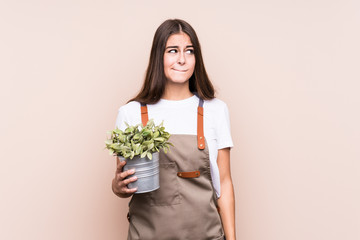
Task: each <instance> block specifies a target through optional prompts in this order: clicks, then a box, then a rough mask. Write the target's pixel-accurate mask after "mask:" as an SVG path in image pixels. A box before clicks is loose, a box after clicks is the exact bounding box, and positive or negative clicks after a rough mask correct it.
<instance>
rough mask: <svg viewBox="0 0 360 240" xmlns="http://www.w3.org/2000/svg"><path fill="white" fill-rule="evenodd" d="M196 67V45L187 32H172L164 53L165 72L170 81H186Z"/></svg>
mask: <svg viewBox="0 0 360 240" xmlns="http://www.w3.org/2000/svg"><path fill="white" fill-rule="evenodd" d="M194 68H195V55H194V47H193V46H192V43H191V40H190V37H189V36H188V35H187V34H186V33H182V32H180V33H176V34H172V35H171V36H170V37H169V38H168V40H167V42H166V47H165V53H164V72H165V76H166V78H167V80H168V81H171V82H173V83H185V82H186V81H188V80H189V78H190V77H191V76H192V74H193V72H194Z"/></svg>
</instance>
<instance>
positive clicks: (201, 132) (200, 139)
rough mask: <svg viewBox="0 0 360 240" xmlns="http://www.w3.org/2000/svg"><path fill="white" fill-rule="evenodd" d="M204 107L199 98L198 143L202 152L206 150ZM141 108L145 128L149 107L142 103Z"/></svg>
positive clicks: (202, 101)
mask: <svg viewBox="0 0 360 240" xmlns="http://www.w3.org/2000/svg"><path fill="white" fill-rule="evenodd" d="M196 95H197V94H196ZM197 96H198V95H197ZM198 97H199V96H198ZM203 105H204V100H203V99H201V98H199V106H198V110H197V141H198V148H199V149H201V150H203V149H205V137H204V108H203ZM140 108H141V122H142V124H143V126H146V124H147V122H148V121H149V115H148V110H147V106H146V104H145V103H141V107H140Z"/></svg>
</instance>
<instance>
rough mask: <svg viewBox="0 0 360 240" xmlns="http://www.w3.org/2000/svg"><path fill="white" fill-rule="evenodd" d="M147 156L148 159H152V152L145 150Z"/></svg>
mask: <svg viewBox="0 0 360 240" xmlns="http://www.w3.org/2000/svg"><path fill="white" fill-rule="evenodd" d="M146 155H147V157H148V158H149V159H150V160H152V154H151V153H150V152H147V154H146Z"/></svg>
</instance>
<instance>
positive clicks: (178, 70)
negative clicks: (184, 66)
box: [172, 68, 187, 72]
mask: <svg viewBox="0 0 360 240" xmlns="http://www.w3.org/2000/svg"><path fill="white" fill-rule="evenodd" d="M172 70H174V71H177V72H187V70H180V69H174V68H173V69H172Z"/></svg>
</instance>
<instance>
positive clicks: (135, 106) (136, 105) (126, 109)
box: [119, 101, 140, 113]
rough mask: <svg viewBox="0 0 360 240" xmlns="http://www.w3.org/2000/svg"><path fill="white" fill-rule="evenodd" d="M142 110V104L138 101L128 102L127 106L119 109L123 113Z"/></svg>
mask: <svg viewBox="0 0 360 240" xmlns="http://www.w3.org/2000/svg"><path fill="white" fill-rule="evenodd" d="M139 109H140V103H139V102H136V101H131V102H128V103H127V104H125V105H122V106H121V107H120V108H119V111H121V112H124V113H126V112H129V111H130V112H132V111H134V110H138V111H139Z"/></svg>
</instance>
